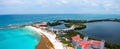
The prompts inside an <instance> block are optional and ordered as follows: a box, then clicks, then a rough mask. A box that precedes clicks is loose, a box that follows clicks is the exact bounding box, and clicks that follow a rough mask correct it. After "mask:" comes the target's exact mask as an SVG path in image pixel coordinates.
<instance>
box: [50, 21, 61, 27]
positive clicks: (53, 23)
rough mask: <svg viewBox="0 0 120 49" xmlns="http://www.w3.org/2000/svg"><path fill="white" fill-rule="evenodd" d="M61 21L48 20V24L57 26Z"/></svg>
mask: <svg viewBox="0 0 120 49" xmlns="http://www.w3.org/2000/svg"><path fill="white" fill-rule="evenodd" d="M61 24H62V23H61V22H60V21H55V22H48V25H49V26H57V25H61Z"/></svg>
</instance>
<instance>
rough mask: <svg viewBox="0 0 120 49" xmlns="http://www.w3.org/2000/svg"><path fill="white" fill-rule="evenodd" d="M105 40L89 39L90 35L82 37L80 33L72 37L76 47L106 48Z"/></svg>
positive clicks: (76, 48)
mask: <svg viewBox="0 0 120 49" xmlns="http://www.w3.org/2000/svg"><path fill="white" fill-rule="evenodd" d="M104 43H105V41H104V40H102V41H98V40H88V37H84V39H82V38H81V37H80V35H76V36H73V37H72V44H73V45H74V46H75V49H78V47H79V49H104Z"/></svg>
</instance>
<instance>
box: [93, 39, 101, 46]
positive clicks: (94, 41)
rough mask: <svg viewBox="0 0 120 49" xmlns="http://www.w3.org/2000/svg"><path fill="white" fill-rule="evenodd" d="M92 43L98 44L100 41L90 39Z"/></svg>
mask: <svg viewBox="0 0 120 49" xmlns="http://www.w3.org/2000/svg"><path fill="white" fill-rule="evenodd" d="M92 43H93V44H97V45H100V44H101V41H97V40H92Z"/></svg>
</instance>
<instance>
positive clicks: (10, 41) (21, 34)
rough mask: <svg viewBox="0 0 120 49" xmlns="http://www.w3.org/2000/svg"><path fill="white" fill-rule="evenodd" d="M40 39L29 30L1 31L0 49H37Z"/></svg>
mask: <svg viewBox="0 0 120 49" xmlns="http://www.w3.org/2000/svg"><path fill="white" fill-rule="evenodd" d="M39 40H40V37H39V35H37V33H36V32H35V31H33V30H32V29H29V28H15V29H10V28H8V29H3V30H0V49H35V46H36V45H37V44H38V43H39Z"/></svg>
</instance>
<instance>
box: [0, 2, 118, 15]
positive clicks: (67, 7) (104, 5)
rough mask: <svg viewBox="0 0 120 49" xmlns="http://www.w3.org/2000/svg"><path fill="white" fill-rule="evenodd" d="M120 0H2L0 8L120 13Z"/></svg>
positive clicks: (48, 11)
mask: <svg viewBox="0 0 120 49" xmlns="http://www.w3.org/2000/svg"><path fill="white" fill-rule="evenodd" d="M119 2H120V1H119V0H0V10H2V12H0V13H3V12H4V13H11V12H12V13H15V12H16V11H17V12H21V11H22V12H26V13H27V12H29V11H36V12H38V13H42V12H44V13H45V12H46V13H50V12H53V13H56V12H59V11H60V12H61V13H62V12H63V13H65V12H66V13H69V12H70V13H72V12H73V13H82V12H86V13H88V12H93V11H96V12H98V13H102V12H106V13H110V12H114V13H120V12H119V11H120V3H119ZM14 11H15V12H14ZM41 11H42V12H41ZM22 12H21V13H22ZM33 13H34V12H33ZM93 13H95V12H93Z"/></svg>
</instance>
